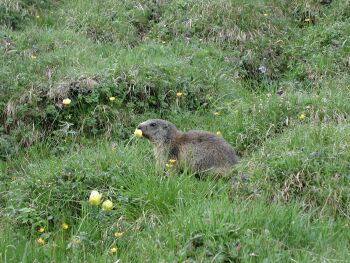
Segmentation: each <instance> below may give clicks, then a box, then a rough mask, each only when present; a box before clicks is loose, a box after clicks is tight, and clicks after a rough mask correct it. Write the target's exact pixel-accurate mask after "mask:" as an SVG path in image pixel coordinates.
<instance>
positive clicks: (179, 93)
mask: <svg viewBox="0 0 350 263" xmlns="http://www.w3.org/2000/svg"><path fill="white" fill-rule="evenodd" d="M183 95H184V94H183V93H182V92H177V93H176V96H178V97H181V96H183Z"/></svg>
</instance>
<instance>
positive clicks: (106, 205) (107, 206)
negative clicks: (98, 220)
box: [102, 200, 113, 212]
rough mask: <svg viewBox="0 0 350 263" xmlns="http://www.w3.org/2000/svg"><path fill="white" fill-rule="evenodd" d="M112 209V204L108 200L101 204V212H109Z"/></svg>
mask: <svg viewBox="0 0 350 263" xmlns="http://www.w3.org/2000/svg"><path fill="white" fill-rule="evenodd" d="M112 208H113V202H112V201H110V200H106V201H104V202H103V203H102V210H103V211H105V212H108V211H111V210H112Z"/></svg>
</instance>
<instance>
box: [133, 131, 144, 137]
mask: <svg viewBox="0 0 350 263" xmlns="http://www.w3.org/2000/svg"><path fill="white" fill-rule="evenodd" d="M134 135H135V137H136V138H141V137H142V131H141V130H140V129H136V130H135V131H134Z"/></svg>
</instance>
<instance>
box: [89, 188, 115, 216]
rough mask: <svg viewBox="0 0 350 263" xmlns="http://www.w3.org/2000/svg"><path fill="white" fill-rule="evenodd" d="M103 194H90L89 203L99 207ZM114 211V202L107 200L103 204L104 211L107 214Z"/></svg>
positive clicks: (95, 192)
mask: <svg viewBox="0 0 350 263" xmlns="http://www.w3.org/2000/svg"><path fill="white" fill-rule="evenodd" d="M101 199H102V193H99V192H98V191H96V190H94V191H92V192H91V193H90V197H89V203H90V204H91V205H93V206H98V205H99V204H100V203H101ZM112 209H113V202H112V201H111V200H105V201H104V202H103V203H102V210H103V211H105V212H108V211H111V210H112Z"/></svg>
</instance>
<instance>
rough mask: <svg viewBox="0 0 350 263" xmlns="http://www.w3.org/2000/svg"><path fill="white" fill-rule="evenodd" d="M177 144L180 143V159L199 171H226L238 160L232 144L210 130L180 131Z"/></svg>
mask: <svg viewBox="0 0 350 263" xmlns="http://www.w3.org/2000/svg"><path fill="white" fill-rule="evenodd" d="M175 144H176V145H179V149H180V151H179V159H180V160H183V161H185V163H186V164H190V165H191V167H192V169H193V170H194V171H197V172H203V171H214V172H219V173H224V172H226V171H227V170H229V169H230V168H232V166H233V165H234V164H236V163H237V161H238V160H237V157H236V153H235V151H234V150H233V148H232V146H231V145H230V144H229V143H227V142H226V141H225V140H224V139H223V138H222V137H220V136H217V135H215V134H213V133H210V132H206V131H189V132H184V133H179V134H178V136H176V139H175Z"/></svg>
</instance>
